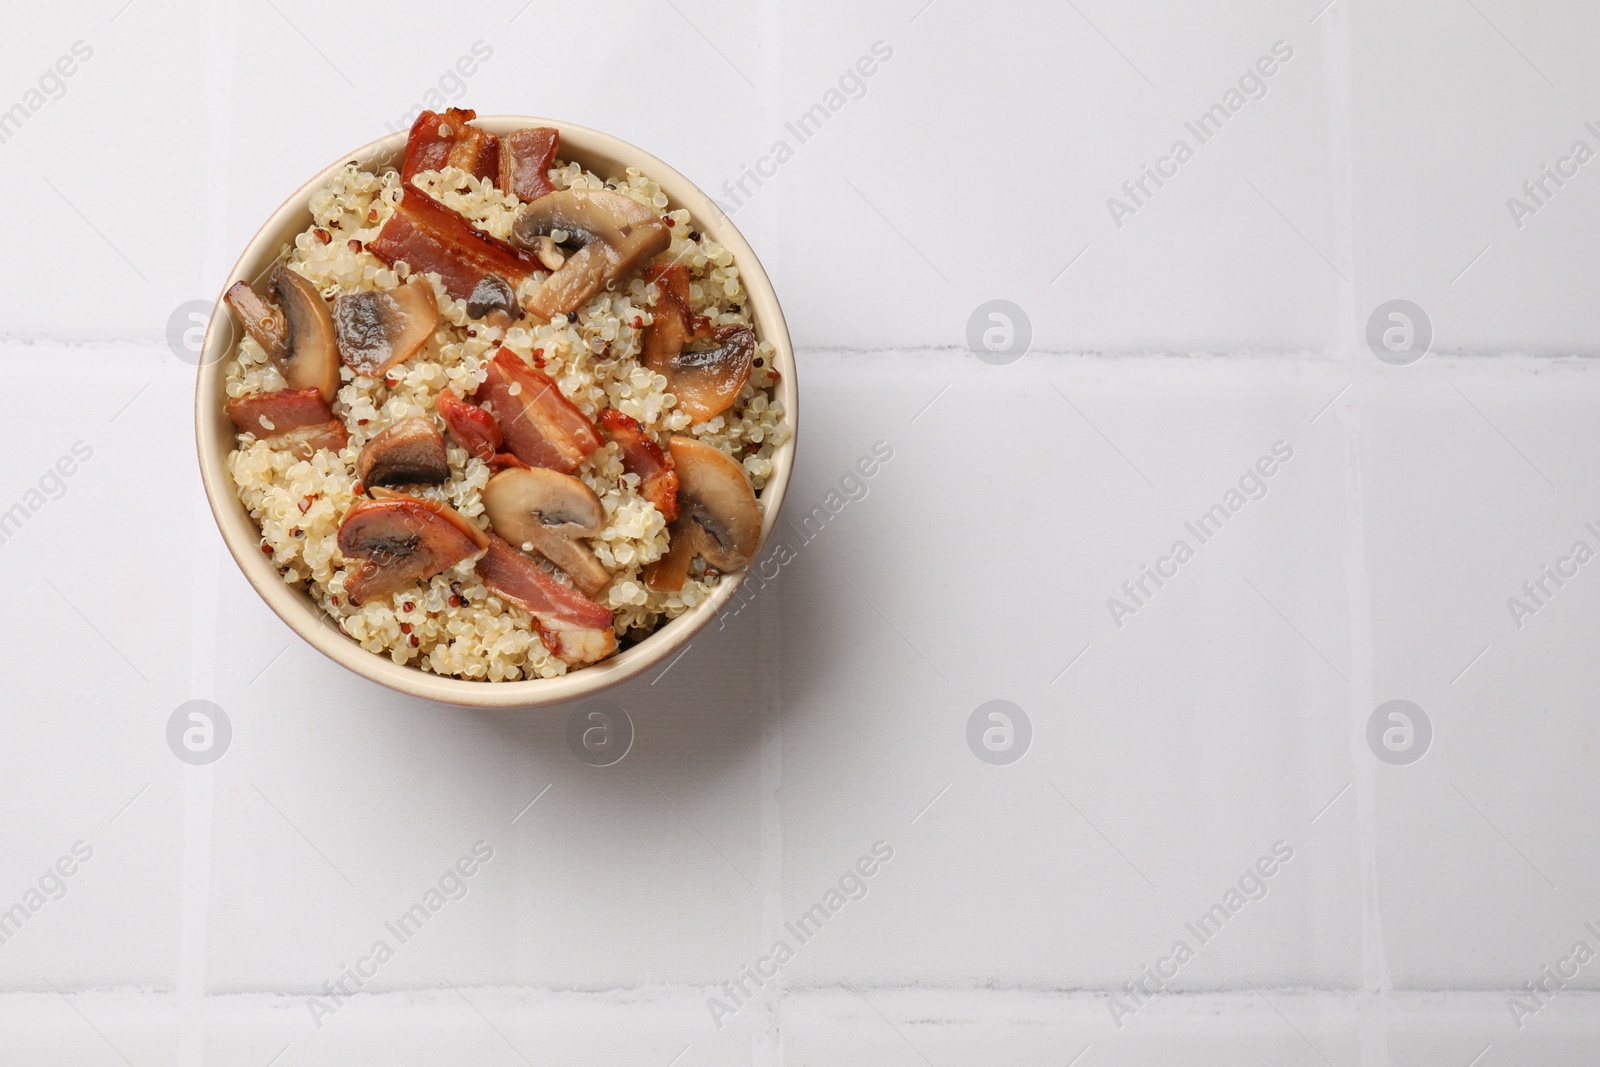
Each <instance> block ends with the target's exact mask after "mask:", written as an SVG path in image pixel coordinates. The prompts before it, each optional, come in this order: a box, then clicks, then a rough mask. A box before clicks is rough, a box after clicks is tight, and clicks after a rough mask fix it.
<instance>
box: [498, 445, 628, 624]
mask: <svg viewBox="0 0 1600 1067" xmlns="http://www.w3.org/2000/svg"><path fill="white" fill-rule="evenodd" d="M483 510H484V514H486V515H488V516H489V526H490V527H491V528H492V529H493V530H494V532H495V533H497V534H499V535H500V536H501V537H503V538H505V539H506V540H507V541H509V542H511V543H512V544H513V545H518V546H521V547H523V548H525V549H526V548H531V549H532V550H533V551H535V552H538V553H539V554H540V555H542V556H544V557H545V558H546V559H548V560H549V561H550V562H551V563H554V564H555V565H556V566H557V567H560V568H561V569H562V570H563V571H565V572H566V575H567V577H569V578H571V579H572V584H573V585H575V586H577V587H578V589H579V590H580V591H581V592H582V593H583V594H584V595H585V596H594V594H595V593H596V592H598V591H599V590H600V589H602V588H603V587H604V586H605V584H606V583H607V582H609V581H610V580H611V574H610V572H609V571H607V570H606V568H605V565H604V564H602V563H601V562H600V560H599V559H598V558H596V556H595V554H594V553H593V552H592V551H590V549H589V546H587V545H585V544H583V543H582V542H581V541H579V540H577V538H580V537H599V536H600V534H601V533H602V532H603V531H604V530H605V526H606V509H605V507H604V505H602V504H601V503H600V498H599V497H597V496H595V495H594V490H592V489H590V488H589V487H588V486H587V485H585V484H584V483H583V482H581V481H579V480H578V479H577V478H574V477H572V476H571V475H567V474H561V473H559V472H558V471H553V470H547V469H545V468H543V467H534V468H530V469H526V470H521V469H518V470H505V471H501V472H500V473H499V474H496V475H495V476H494V477H493V478H490V479H489V484H488V485H485V486H484V487H483Z"/></svg>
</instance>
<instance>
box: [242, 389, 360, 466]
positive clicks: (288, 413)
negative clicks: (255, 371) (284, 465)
mask: <svg viewBox="0 0 1600 1067" xmlns="http://www.w3.org/2000/svg"><path fill="white" fill-rule="evenodd" d="M225 409H226V411H227V412H228V418H230V419H232V420H233V423H234V425H235V426H237V427H239V429H241V430H243V431H246V432H247V433H253V434H255V435H256V436H257V437H259V438H261V439H263V440H268V439H271V440H277V441H279V443H281V444H287V445H292V446H293V447H295V448H296V449H298V450H299V452H300V454H301V455H303V456H307V457H309V456H310V455H311V453H312V452H315V451H316V450H317V449H319V448H328V449H332V450H333V451H335V452H337V451H338V450H339V449H341V448H343V447H344V446H345V445H346V444H347V443H348V442H349V440H350V435H349V434H348V433H347V432H346V431H345V428H344V423H342V422H340V421H339V420H338V419H337V418H335V417H334V414H333V411H332V410H331V409H330V408H329V407H328V402H327V401H326V400H323V399H322V394H321V392H319V391H318V390H316V389H280V390H278V391H277V392H275V393H249V394H247V395H245V396H239V397H234V398H233V399H232V400H230V401H228V403H227V404H226V405H225ZM280 439H281V440H280Z"/></svg>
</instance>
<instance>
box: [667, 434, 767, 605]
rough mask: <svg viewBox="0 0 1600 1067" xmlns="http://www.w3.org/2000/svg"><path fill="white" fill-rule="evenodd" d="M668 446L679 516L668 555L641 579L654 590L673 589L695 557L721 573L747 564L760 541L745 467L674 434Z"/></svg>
mask: <svg viewBox="0 0 1600 1067" xmlns="http://www.w3.org/2000/svg"><path fill="white" fill-rule="evenodd" d="M667 447H668V449H670V450H671V452H672V464H673V469H674V470H675V471H676V472H677V475H678V509H679V510H678V519H677V521H676V522H674V523H673V524H672V541H671V544H670V546H669V548H668V550H667V554H666V555H665V556H663V557H662V558H661V559H660V560H658V561H657V562H656V563H654V564H652V565H651V568H650V571H649V573H648V574H647V575H646V578H645V581H646V584H647V585H649V586H650V588H652V589H662V590H677V589H682V588H683V580H684V577H685V576H686V575H687V574H688V570H689V564H690V563H691V562H692V561H693V559H694V557H695V556H699V557H701V558H702V559H704V560H705V561H706V564H707V565H708V566H711V567H715V568H717V569H718V570H720V571H736V570H738V569H739V568H740V567H743V566H744V565H745V564H746V563H749V562H750V557H752V556H754V555H755V552H756V547H757V546H758V545H759V543H760V541H761V511H760V509H759V508H757V506H756V494H755V490H754V489H752V488H751V487H750V479H749V478H747V477H745V473H744V468H743V467H741V466H739V464H737V463H735V462H734V461H733V460H732V459H730V458H729V457H728V455H727V454H726V453H725V452H722V451H721V450H720V449H717V448H716V447H714V446H712V445H708V444H706V443H705V442H704V441H700V440H697V439H695V438H693V437H683V436H680V435H676V434H675V435H673V437H672V438H671V440H669V441H668V442H667ZM674 583H676V584H674Z"/></svg>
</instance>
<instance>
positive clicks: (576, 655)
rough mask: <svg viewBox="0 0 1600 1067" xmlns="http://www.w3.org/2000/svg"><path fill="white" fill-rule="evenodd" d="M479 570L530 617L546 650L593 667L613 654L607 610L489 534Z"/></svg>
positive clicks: (614, 643) (491, 586)
mask: <svg viewBox="0 0 1600 1067" xmlns="http://www.w3.org/2000/svg"><path fill="white" fill-rule="evenodd" d="M477 570H478V576H479V577H480V578H482V579H483V584H484V585H487V586H488V587H489V589H490V591H491V592H494V593H497V594H498V595H500V596H502V597H505V598H506V599H507V600H509V601H511V602H512V603H514V604H517V605H518V606H520V607H522V608H523V609H524V610H526V611H527V612H528V613H529V614H531V615H532V616H533V619H534V622H535V624H537V625H538V627H539V638H540V640H541V641H543V642H544V644H545V647H546V648H548V649H550V651H551V652H552V653H554V654H555V655H556V656H558V657H560V658H561V659H562V660H565V661H566V662H567V663H569V664H574V665H576V664H583V663H594V662H595V661H597V660H601V659H604V658H605V657H607V656H609V655H610V654H611V653H612V652H614V651H616V647H617V638H616V634H614V633H613V632H612V630H611V612H610V611H608V610H607V609H605V608H604V607H601V606H600V605H599V604H596V603H595V602H594V601H592V600H590V599H589V598H588V597H586V596H584V595H583V594H582V593H579V592H578V591H577V590H576V589H570V588H568V587H567V586H565V585H562V584H561V583H560V582H558V581H556V579H555V578H554V577H553V576H552V575H550V574H548V573H547V572H546V571H545V570H544V568H542V567H540V566H539V565H538V564H537V563H535V562H534V561H533V560H531V559H529V558H528V557H527V556H525V555H523V554H522V553H521V552H518V551H517V550H516V549H515V548H513V547H512V546H511V545H510V544H508V543H507V542H506V541H504V540H503V539H501V538H499V537H496V536H495V535H494V534H490V535H489V551H487V552H485V553H484V554H483V558H482V559H480V560H478V563H477Z"/></svg>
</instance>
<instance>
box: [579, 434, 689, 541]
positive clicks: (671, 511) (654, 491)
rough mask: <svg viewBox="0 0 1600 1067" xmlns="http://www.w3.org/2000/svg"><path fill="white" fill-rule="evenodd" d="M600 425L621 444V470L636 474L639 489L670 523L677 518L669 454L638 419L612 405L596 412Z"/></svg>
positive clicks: (675, 484) (675, 487)
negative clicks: (598, 414) (645, 430)
mask: <svg viewBox="0 0 1600 1067" xmlns="http://www.w3.org/2000/svg"><path fill="white" fill-rule="evenodd" d="M599 421H600V425H601V426H602V427H604V429H605V431H606V434H607V436H609V437H610V438H611V439H612V440H613V441H615V442H616V443H617V444H618V445H620V446H621V447H622V469H623V470H625V471H627V472H628V473H629V474H637V475H638V476H639V492H640V493H641V494H642V495H643V496H644V498H645V499H646V500H648V501H650V503H652V504H654V505H655V506H656V510H657V511H659V512H661V517H662V518H663V519H666V520H667V522H669V523H670V522H671V521H672V520H673V519H676V518H677V517H678V474H677V472H676V471H674V470H673V469H672V457H671V456H669V455H667V454H666V453H665V452H663V451H662V450H661V446H660V445H658V444H656V443H655V441H654V440H652V439H651V437H650V435H649V434H647V433H645V432H644V427H643V426H641V425H639V420H638V419H634V418H629V417H628V416H627V415H624V414H623V413H622V412H620V411H618V410H617V409H616V408H607V409H606V410H604V411H602V412H601V413H600V420H599Z"/></svg>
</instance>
